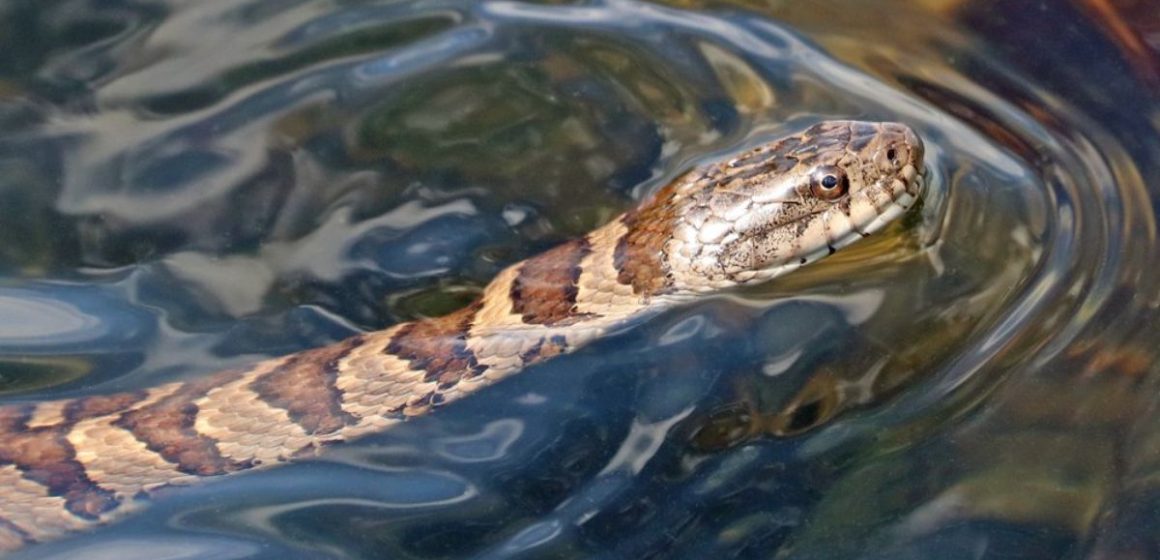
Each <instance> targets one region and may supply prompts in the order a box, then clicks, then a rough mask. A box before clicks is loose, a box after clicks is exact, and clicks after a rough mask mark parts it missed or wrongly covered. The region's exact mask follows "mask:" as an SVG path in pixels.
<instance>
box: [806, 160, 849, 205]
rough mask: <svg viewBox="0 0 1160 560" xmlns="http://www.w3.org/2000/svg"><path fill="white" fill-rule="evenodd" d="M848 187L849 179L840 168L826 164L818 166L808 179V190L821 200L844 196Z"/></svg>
mask: <svg viewBox="0 0 1160 560" xmlns="http://www.w3.org/2000/svg"><path fill="white" fill-rule="evenodd" d="M849 189H850V181H849V180H847V179H846V172H844V171H842V169H841V168H839V167H836V166H833V165H827V166H825V167H821V168H819V169H818V170H817V171H816V172H815V173H814V176H813V179H812V180H811V181H810V192H811V193H812V194H813V195H814V196H816V197H818V198H821V199H823V200H834V199H838V198H841V197H843V196H845V194H846V191H848V190H849Z"/></svg>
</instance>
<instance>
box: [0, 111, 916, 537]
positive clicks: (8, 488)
mask: <svg viewBox="0 0 1160 560" xmlns="http://www.w3.org/2000/svg"><path fill="white" fill-rule="evenodd" d="M922 170H923V145H922V142H921V141H920V140H919V138H918V136H917V135H916V134H915V133H914V132H913V131H912V130H911V129H910V128H908V127H906V126H905V125H901V124H895V123H869V122H853V121H826V122H822V123H819V124H817V125H814V126H812V127H809V128H808V129H805V130H803V131H800V132H797V133H794V134H790V135H787V136H784V137H782V138H780V139H778V140H775V141H772V142H769V143H766V144H762V145H760V146H758V147H756V148H753V149H750V150H748V151H745V152H743V153H740V154H738V155H735V156H733V157H731V158H728V159H726V160H724V161H721V162H718V163H713V164H708V165H705V166H702V167H699V168H696V169H694V170H692V171H690V172H688V173H686V174H684V175H683V176H680V177H678V178H677V179H675V180H674V181H672V182H671V183H670V184H668V185H667V186H665V187H664V188H662V189H660V190H659V191H658V192H657V193H656V194H655V195H654V196H652V197H651V198H650V199H649V200H648V201H646V202H645V203H643V204H642V205H640V206H639V207H638V208H636V209H634V210H631V211H629V212H627V213H626V214H624V215H622V216H620V217H619V218H617V219H615V220H613V221H612V222H611V223H609V224H607V225H605V226H603V227H601V228H599V229H597V230H595V231H593V232H591V233H589V234H588V235H586V236H584V237H582V238H579V239H576V240H573V241H571V242H568V243H565V244H563V245H560V246H558V247H556V248H554V249H552V250H550V251H548V252H546V253H543V254H541V255H538V256H536V257H533V258H530V259H528V260H525V261H523V262H520V263H516V264H514V265H512V266H510V267H508V268H507V269H505V270H504V271H502V272H501V273H500V274H499V275H498V276H497V277H496V278H495V279H494V280H493V281H492V282H491V283H490V284H488V286H487V287H486V288H485V290H484V292H483V295H482V296H481V297H480V299H479V300H477V301H476V302H475V303H473V304H471V305H469V306H467V307H466V308H463V309H461V310H459V311H456V312H454V313H452V314H450V315H447V316H444V317H438V318H434V319H429V320H423V321H418V322H413V323H405V324H400V325H396V326H393V327H391V328H388V329H386V330H383V331H378V332H370V333H365V334H361V335H357V336H354V337H352V338H349V339H347V340H343V341H341V342H337V343H335V344H332V345H330V346H325V347H322V348H317V349H312V350H306V351H303V352H299V353H296V354H292V355H289V356H284V357H280V358H273V359H269V360H266V361H263V362H260V363H257V364H254V365H253V366H251V367H249V368H245V369H240V370H232V371H224V372H220V373H216V374H212V375H207V376H204V377H201V378H198V379H193V380H190V381H186V382H178V383H169V384H165V385H161V386H157V387H153V388H149V389H145V390H139V391H133V392H127V393H120V394H111V395H101V396H90V397H84V398H79V399H74V400H63V401H52V402H38V403H19V402H15V403H8V404H4V405H2V406H0V488H3V489H4V491H3V492H2V493H0V551H4V550H14V549H17V548H20V547H22V546H25V545H27V544H30V543H34V542H40V541H44V540H47V539H52V538H56V537H60V536H62V535H66V534H68V533H69V532H72V531H78V530H84V529H87V528H90V527H93V526H95V525H97V524H100V523H103V522H107V521H110V520H113V519H116V518H119V517H121V516H123V515H124V514H126V513H127V512H130V511H132V510H135V509H139V508H140V507H143V506H144V504H146V503H147V500H146V498H147V497H148V496H149V495H150V493H151V492H153V491H155V490H157V489H158V488H161V487H165V486H169V485H176V484H185V483H189V482H193V481H197V480H201V479H205V478H208V477H214V476H218V475H225V474H229V473H236V472H240V471H244V470H247V469H253V468H258V467H267V466H271V465H276V464H278V463H281V462H285V461H289V460H292V459H295V458H300V457H308V456H312V455H314V454H316V453H317V452H318V451H319V450H320V449H322V448H323V447H325V446H327V445H328V444H332V443H335V442H340V441H346V440H350V439H352V438H356V437H359V436H360V435H364V434H367V433H370V432H377V431H380V430H383V429H385V428H388V427H390V426H391V425H393V424H396V423H398V422H402V421H404V420H406V419H407V418H408V417H413V416H417V415H422V414H426V413H427V412H429V411H431V410H433V409H435V408H438V407H440V406H442V405H445V404H447V403H449V402H452V401H455V400H457V399H459V398H461V397H463V396H465V395H468V394H470V393H473V392H475V391H477V390H478V389H480V388H482V387H485V386H487V385H490V384H492V383H494V382H495V381H497V380H499V379H503V378H504V377H507V376H510V375H512V374H514V373H516V372H519V371H520V370H522V369H524V368H526V367H527V366H529V365H531V364H534V363H537V362H540V361H543V360H546V359H548V358H551V357H553V356H556V355H558V354H562V353H566V352H571V351H573V350H575V349H577V348H579V347H581V346H583V345H584V344H586V343H588V342H590V341H592V340H593V339H595V338H598V337H600V336H602V335H604V334H605V333H607V332H608V331H610V330H611V329H618V328H622V327H624V326H626V325H628V324H631V323H634V322H637V321H640V320H641V319H643V318H645V317H648V316H649V315H652V314H654V313H657V312H659V311H661V310H663V309H666V308H669V307H671V306H673V305H676V304H679V303H680V302H682V301H687V300H689V299H692V298H694V297H696V296H698V295H700V294H704V293H708V292H713V291H716V290H721V289H725V288H729V287H733V286H738V285H744V284H752V283H756V282H761V281H764V280H768V279H770V278H773V277H775V276H778V275H781V274H784V273H786V272H789V271H792V270H794V269H796V268H798V267H800V266H802V265H804V264H806V263H809V262H812V261H814V260H817V259H820V258H822V257H824V256H826V255H828V254H831V253H833V252H834V251H836V250H838V249H840V248H842V247H844V246H846V245H848V244H850V243H853V242H854V241H856V240H857V239H859V238H861V237H863V236H866V235H870V234H871V233H873V232H875V231H877V230H880V229H881V228H882V227H883V226H885V225H886V224H887V223H889V222H891V221H892V220H894V219H895V218H897V217H899V216H901V215H902V214H903V213H904V212H905V211H906V210H907V209H908V208H910V207H911V206H912V205H913V204H914V203H915V201H916V200H917V197H918V196H919V193H920V190H921V188H922V186H923V182H924V178H923V173H922Z"/></svg>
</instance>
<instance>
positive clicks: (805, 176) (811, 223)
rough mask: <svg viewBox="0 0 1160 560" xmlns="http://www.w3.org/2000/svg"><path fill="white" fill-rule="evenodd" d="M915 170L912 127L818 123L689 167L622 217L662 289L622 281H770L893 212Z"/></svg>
mask: <svg viewBox="0 0 1160 560" xmlns="http://www.w3.org/2000/svg"><path fill="white" fill-rule="evenodd" d="M923 169H924V166H923V145H922V141H921V140H920V139H919V137H918V135H917V134H915V133H914V131H913V130H911V129H910V127H908V126H906V125H903V124H897V123H871V122H856V121H826V122H822V123H819V124H817V125H814V126H812V127H810V128H808V129H806V130H804V131H802V132H800V133H797V134H793V135H789V136H786V137H783V138H781V139H778V140H775V141H772V142H769V143H766V144H762V145H760V146H758V147H756V148H753V149H752V150H750V151H748V152H745V153H743V154H741V155H740V156H737V157H735V158H733V159H730V160H727V161H724V162H720V163H716V164H710V165H707V166H704V167H701V168H698V169H695V170H693V171H692V172H690V173H688V174H686V175H685V176H684V177H681V178H680V179H678V180H676V181H674V182H673V183H671V184H670V185H668V186H667V187H665V188H664V189H662V190H661V191H660V192H658V193H657V195H656V196H655V197H654V198H653V199H652V200H651V201H650V202H649V203H647V204H646V205H645V206H643V207H642V208H641V209H640V210H638V211H636V212H634V213H632V214H630V215H629V216H628V217H626V219H625V222H624V223H625V225H626V226H628V230H629V231H628V234H627V235H626V236H625V246H626V247H627V248H628V249H637V251H634V252H636V253H642V254H643V256H646V257H649V258H652V259H653V260H654V261H655V266H656V269H657V270H658V271H659V270H663V271H664V279H663V283H662V282H659V280H657V279H653V282H652V284H651V285H648V286H641V285H638V284H637V282H635V278H631V279H630V280H634V281H633V282H632V283H633V285H634V288H637V291H638V292H641V291H644V292H650V291H651V292H653V293H675V294H680V293H693V292H703V291H709V290H714V289H720V288H725V287H729V286H734V285H739V284H749V283H754V282H759V281H763V280H768V279H770V278H773V277H775V276H778V275H780V274H783V273H785V272H788V271H790V270H793V269H795V268H797V267H799V266H801V265H803V264H805V263H807V262H812V261H814V260H817V259H819V258H822V257H825V256H826V255H828V254H831V253H833V252H834V251H837V250H838V249H841V248H842V247H844V246H846V245H849V244H850V243H853V242H854V241H856V240H858V239H860V238H862V237H865V236H867V235H869V234H871V233H873V232H875V231H878V230H880V229H882V227H884V226H885V225H886V224H888V223H890V222H891V221H893V220H894V219H895V218H897V217H899V216H901V215H902V214H903V213H904V212H905V211H906V210H907V209H909V208H910V207H911V206H913V204H914V203H915V201H916V200H917V199H918V196H919V194H920V191H921V189H922V186H923V182H924V179H923ZM650 245H651V247H649V246H650ZM641 249H643V251H642V250H641ZM649 249H659V251H655V250H654V251H649ZM638 276H639V275H638ZM622 280H624V279H623V278H622ZM642 288H643V289H642Z"/></svg>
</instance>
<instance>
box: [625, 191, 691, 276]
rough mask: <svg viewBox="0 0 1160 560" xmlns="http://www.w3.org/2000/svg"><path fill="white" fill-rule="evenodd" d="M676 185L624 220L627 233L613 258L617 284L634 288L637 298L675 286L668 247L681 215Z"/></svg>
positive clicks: (628, 214) (630, 212)
mask: <svg viewBox="0 0 1160 560" xmlns="http://www.w3.org/2000/svg"><path fill="white" fill-rule="evenodd" d="M676 198H677V196H676V189H675V187H674V185H669V186H666V187H665V188H664V189H661V191H660V192H658V193H657V194H656V196H655V197H654V198H653V200H652V201H650V202H649V203H646V204H645V205H644V206H643V207H641V208H639V209H637V210H631V211H629V212H628V213H626V214H625V215H624V218H623V219H622V220H621V221H622V222H623V223H624V226H625V227H626V228H628V233H627V234H625V236H624V237H622V238H621V239H620V243H618V244H617V246H616V253H615V254H614V256H613V258H614V261H613V262H614V264H615V266H616V269H617V271H618V275H617V278H616V279H617V281H619V282H620V283H621V284H626V285H629V286H632V291H633V293H635V294H638V295H642V296H653V295H658V294H661V293H664V292H665V291H666V290H667V289H668V288H670V287H671V286H672V282H671V279H670V278H669V276H668V267H667V266H666V264H665V254H664V251H665V243H667V242H668V240H669V239H671V238H672V236H673V226H674V224H675V222H676V220H677V217H678V215H679V212H680V207H679V206H678V205H677V204H676V202H677V200H676Z"/></svg>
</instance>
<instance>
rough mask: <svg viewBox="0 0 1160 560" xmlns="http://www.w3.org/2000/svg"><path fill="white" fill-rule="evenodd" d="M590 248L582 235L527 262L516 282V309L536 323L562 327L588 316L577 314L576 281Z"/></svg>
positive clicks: (525, 318) (514, 305) (513, 286)
mask: <svg viewBox="0 0 1160 560" xmlns="http://www.w3.org/2000/svg"><path fill="white" fill-rule="evenodd" d="M589 250H590V248H589V246H588V241H587V240H585V239H584V238H583V237H581V238H579V239H573V240H572V241H569V242H567V243H565V244H563V245H560V246H558V247H556V248H554V249H551V250H549V251H547V252H546V253H543V254H540V255H538V256H535V257H532V258H530V259H528V260H527V261H525V262H524V264H523V266H521V267H520V272H519V275H518V276H516V278H515V280H514V281H512V288H511V293H510V297H511V301H512V311H513V312H515V313H518V314H520V315H521V316H522V317H523V320H524V322H525V323H528V324H535V325H561V326H562V325H568V324H570V323H573V322H575V321H576V320H578V319H581V318H584V317H582V316H577V315H576V314H575V311H576V295H577V293H578V292H579V289H578V288H577V286H576V281H577V280H578V279H579V278H580V271H581V269H580V262H581V261H582V260H584V257H585V256H586V255H587V254H588V252H589Z"/></svg>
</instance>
